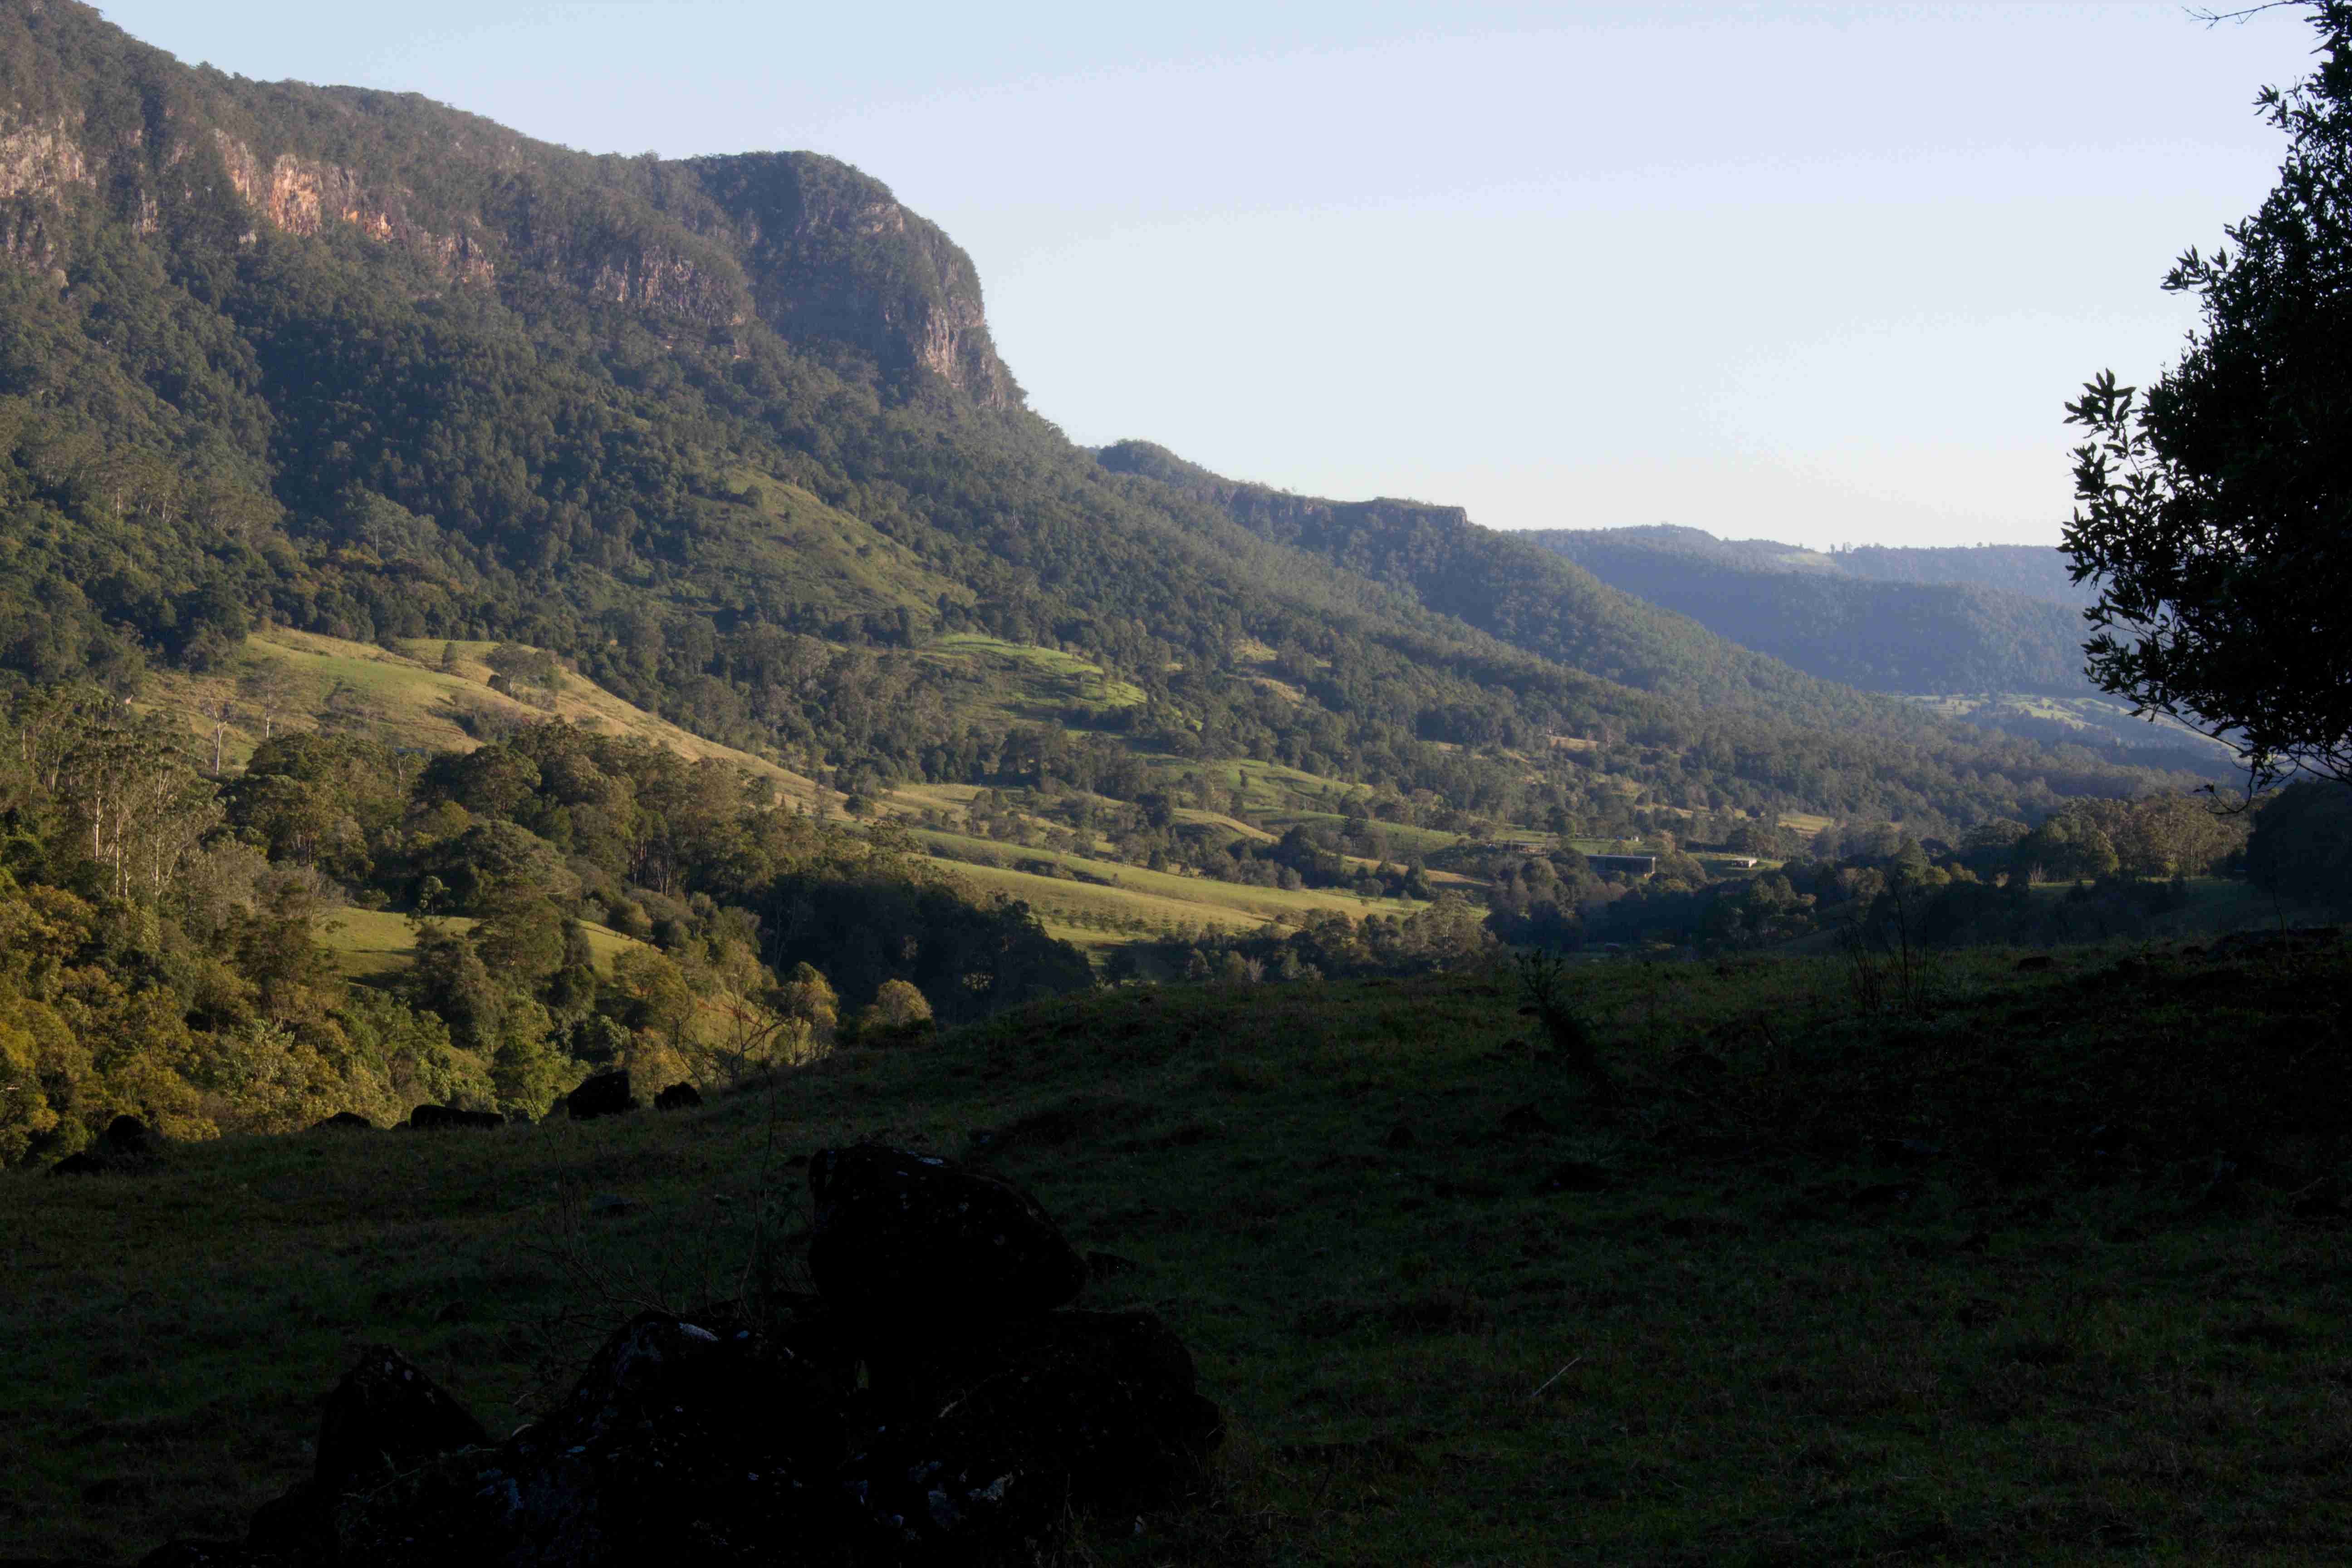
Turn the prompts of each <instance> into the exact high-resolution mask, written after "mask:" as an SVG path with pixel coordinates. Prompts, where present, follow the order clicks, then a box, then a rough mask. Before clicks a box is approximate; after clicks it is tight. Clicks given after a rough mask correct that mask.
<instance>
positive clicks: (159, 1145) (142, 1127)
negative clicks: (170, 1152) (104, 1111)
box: [98, 1116, 163, 1160]
mask: <svg viewBox="0 0 2352 1568" xmlns="http://www.w3.org/2000/svg"><path fill="white" fill-rule="evenodd" d="M98 1146H99V1147H100V1148H101V1149H103V1150H105V1151H106V1153H107V1156H108V1157H109V1158H110V1159H114V1160H152V1159H153V1158H154V1157H155V1156H156V1155H158V1154H161V1153H162V1152H163V1139H161V1138H159V1137H157V1136H156V1135H155V1130H154V1129H153V1128H152V1127H150V1126H148V1125H147V1124H146V1123H145V1122H143V1121H140V1120H139V1118H137V1117H135V1116H118V1117H116V1118H115V1119H114V1120H113V1121H110V1122H108V1123H107V1124H106V1131H103V1132H101V1133H100V1134H99V1137H98Z"/></svg>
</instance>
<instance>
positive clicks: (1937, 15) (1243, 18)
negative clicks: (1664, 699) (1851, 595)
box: [101, 0, 2311, 548]
mask: <svg viewBox="0 0 2352 1568" xmlns="http://www.w3.org/2000/svg"><path fill="white" fill-rule="evenodd" d="M101 8H102V9H103V10H104V12H105V14H106V15H107V16H108V17H109V18H110V20H112V21H113V22H115V23H116V24H117V25H119V26H122V27H124V28H126V29H127V30H129V31H130V32H131V33H132V34H133V35H135V36H136V37H141V38H143V39H145V40H146V41H148V42H150V43H152V44H155V45H158V46H160V47H163V48H166V49H169V50H171V51H172V52H173V54H176V55H178V56H179V57H180V58H182V59H184V60H186V61H188V62H190V63H195V62H198V61H205V62H209V63H210V64H212V65H215V66H217V67H218V68H221V69H223V70H228V71H235V72H238V73H240V74H242V75H245V76H248V77H254V78H257V79H279V78H289V77H290V78H296V79H303V80H310V81H327V82H349V83H356V84H359V85H363V86H369V87H378V88H386V89H400V90H406V91H415V92H422V93H424V94H425V95H426V96H428V97H431V98H436V99H439V100H443V101H445V102H448V103H451V104H455V105H457V107H459V108H462V109H466V110H472V111H474V112H476V113H479V114H483V115H487V116H488V117H489V118H491V119H493V120H497V121H501V122H503V123H505V124H508V125H510V126H513V127H514V128H516V129H517V130H520V131H522V132H526V133H528V134H530V135H533V136H537V137H541V138H543V139H545V140H548V141H551V142H561V143H563V144H565V145H567V146H572V147H579V148H583V149H585V150H588V151H591V152H597V153H610V152H617V153H644V152H648V151H650V152H655V153H659V154H661V155H662V156H664V157H682V156H689V155H694V154H699V153H729V152H740V151H746V150H751V149H808V150H812V151H814V152H819V153H827V154H830V155H832V156H834V157H837V158H841V159H843V160H845V161H846V162H848V163H854V164H856V166H857V167H859V168H860V169H863V170H864V171H866V173H867V174H872V175H874V176H876V177H877V178H879V179H881V180H883V181H884V182H885V183H887V184H889V185H890V186H891V188H892V189H893V191H894V192H895V193H896V194H897V195H898V198H899V200H900V201H902V202H904V203H905V204H906V205H908V206H909V207H911V208H913V209H914V210H915V211H917V212H919V213H921V214H923V215H924V216H928V217H929V218H931V219H933V220H934V221H936V222H938V223H939V224H940V225H941V226H943V227H944V228H946V230H947V231H948V233H949V234H950V235H951V236H952V237H954V238H955V239H956V240H957V241H958V242H959V243H960V244H961V245H962V246H963V247H964V248H965V249H966V250H968V251H969V252H971V256H972V258H973V260H974V262H975V263H976V264H977V265H978V267H979V269H980V275H981V279H982V287H983V289H984V291H985V295H986V300H987V309H988V316H989V321H990V326H991V330H992V332H993V333H994V335H995V339H996V343H997V347H998V349H999V351H1000V352H1001V353H1003V356H1004V358H1005V360H1006V361H1007V363H1010V364H1011V366H1012V367H1013V374H1014V375H1015V376H1016V377H1017V378H1018V379H1019V380H1020V382H1021V383H1022V384H1023V386H1024V388H1025V389H1026V391H1027V393H1028V395H1029V402H1030V405H1031V406H1032V407H1033V408H1034V409H1036V410H1037V412H1039V413H1040V414H1042V415H1044V416H1045V417H1047V418H1049V419H1051V420H1053V421H1054V422H1055V424H1057V425H1058V426H1061V427H1062V429H1063V430H1064V431H1066V433H1067V434H1068V435H1069V436H1070V437H1072V438H1073V439H1075V440H1077V441H1081V442H1085V443H1087V444H1089V445H1098V444H1102V443H1106V442H1109V441H1114V440H1119V439H1122V438H1127V437H1139V438H1143V439H1148V440H1152V441H1157V442H1159V443H1160V444H1161V445H1162V446H1165V447H1171V448H1172V449H1173V450H1175V451H1176V452H1178V453H1179V454H1181V456H1183V457H1185V458H1190V459H1192V461H1194V462H1198V463H1201V464H1203V465H1204V466H1206V467H1208V468H1213V469H1215V470H1216V471H1218V472H1220V473H1223V474H1227V475H1230V476H1232V477H1234V478H1238V479H1254V480H1257V481H1259V482H1262V483H1265V484H1269V485H1274V486H1277V487H1280V488H1282V489H1291V490H1296V491H1299V492H1302V493H1307V494H1313V495H1326V496H1333V497H1338V498H1341V499H1349V500H1353V499H1360V498H1364V497H1370V496H1376V495H1385V496H1405V497H1412V498H1414V499H1417V500H1431V501H1442V502H1448V503H1453V504H1457V505H1463V506H1466V507H1468V508H1469V509H1470V513H1471V516H1472V518H1473V519H1474V520H1475V521H1479V522H1483V523H1486V524H1487V525H1488V526H1490V527H1496V528H1603V527H1617V526H1623V525H1627V524H1634V523H1650V522H1674V523H1680V524H1685V525H1687V526H1691V527H1696V528H1704V529H1706V530H1708V531H1711V532H1714V533H1717V534H1721V535H1726V536H1728V537H1737V538H1749V537H1765V538H1775V539H1782V540H1788V541H1791V542H1798V543H1802V544H1807V545H1811V546H1813V547H1815V548H1826V547H1830V546H1833V545H1836V544H1840V543H1888V544H1949V543H1976V542H2015V543H2055V542H2056V541H2057V538H2058V531H2059V529H2060V527H2061V526H2062V525H2063V522H2064V521H2065V518H2066V516H2067V513H2068V510H2069V509H2070V484H2069V478H2068V475H2069V460H2068V456H2067V454H2068V451H2069V448H2070V447H2071V446H2072V445H2073V439H2072V437H2073V433H2072V432H2071V431H2070V430H2069V429H2068V428H2067V427H2066V426H2065V425H2064V424H2063V412H2062V405H2063V403H2064V402H2065V401H2066V400H2067V399H2068V398H2069V397H2071V396H2073V395H2074V394H2075V393H2076V392H2077V391H2078V390H2079V388H2080V386H2081V384H2082V383H2083V382H2084V380H2086V379H2088V378H2089V377H2090V376H2091V375H2092V374H2095V373H2096V372H2098V371H2100V370H2102V369H2106V368H2112V369H2113V370H2115V371H2116V374H2118V375H2120V376H2122V377H2123V378H2125V379H2126V380H2127V381H2133V382H2144V381H2145V380H2147V379H2148V378H2150V377H2152V376H2154V375H2156V374H2159V373H2160V372H2161V371H2162V370H2163V369H2165V368H2166V366H2168V364H2169V363H2172V362H2173V361H2174V360H2175V359H2176V358H2177V357H2178V355H2179V350H2180V346H2181V344H2182V342H2183V340H2184V336H2185V334H2186V333H2187V332H2188V331H2189V330H2190V329H2191V328H2193V326H2194V325H2195V323H2196V311H2195V301H2194V300H2193V299H2181V298H2177V297H2171V296H2168V295H2166V294H2164V293H2163V292H2162V290H2161V289H2159V287H2158V283H2159V280H2160V279H2161V278H2162V276H2163V274H2164V272H2165V270H2166V269H2167V268H2168V266H2169V264H2170V262H2171V260H2172V258H2174V257H2175V256H2177V255H2178V254H2179V252H2180V251H2181V250H2183V249H2185V248H2186V247H2189V246H2190V245H2198V246H2200V247H2206V248H2209V249H2210V247H2212V245H2213V244H2214V243H2215V242H2216V241H2218V240H2219V239H2220V238H2221V230H2222V227H2223V226H2224V225H2226V224H2229V223H2231V222H2233V221H2235V220H2236V219H2238V218H2241V217H2242V216H2245V215H2246V214H2248V213H2250V212H2252V210H2253V209H2254V208H2255V207H2256V206H2257V205H2260V203H2261V201H2262V199H2263V195H2264V194H2265V193H2266V192H2267V191H2268V190H2269V189H2270V187H2271V184H2272V182H2273V176H2274V175H2275V174H2276V171H2277V165H2278V162H2279V157H2280V153H2281V151H2282V144H2281V141H2280V138H2279V137H2278V135H2277V133H2276V132H2273V131H2272V130H2271V129H2270V128H2269V127H2268V126H2266V125H2264V124H2263V123H2262V121H2260V119H2259V118H2258V117H2257V116H2256V115H2255V113H2254V112H2253V109H2252V100H2253V97H2254V94H2255V92H2256V91H2257V89H2259V88H2261V87H2262V86H2263V84H2265V83H2273V82H2275V83H2281V84H2284V83H2285V82H2288V81H2291V80H2294V79H2296V78H2298V77H2300V76H2302V75H2304V74H2305V72H2306V71H2307V70H2308V69H2309V68H2310V65H2311V59H2310V53H2309V51H2310V47H2311V34H2310V31H2309V28H2308V26H2306V25H2305V22H2304V21H2303V20H2302V18H2301V16H2300V13H2298V12H2295V11H2292V10H2273V11H2266V12H2263V13H2262V14H2259V15H2257V16H2253V17H2252V18H2251V19H2249V20H2247V21H2245V22H2243V23H2225V24H2222V25H2221V26H2207V25H2205V24H2204V23H2202V22H2200V21H2199V20H2197V19H2196V18H2195V17H2193V16H2190V15H2189V12H2188V11H2186V10H2185V9H2183V8H2181V7H2179V6H2177V5H2120V4H2117V5H2050V6H2042V5H1991V6H1905V7H1897V6H1879V7H1861V8H1855V7H1831V6H1806V7H1794V6H1777V5H1757V6H1737V7H1735V6H1689V7H1667V6H1578V5H1543V6H1536V5H1475V4H1450V5H1394V4H1381V3H1379V0H1350V3H1347V4H1341V3H1339V0H1317V3H1303V4H1291V5H1283V4H1276V3H1270V0H1255V3H1253V4H1231V5H1229V4H1223V3H1221V0H1207V3H1202V4H1192V5H1184V6H1181V7H1167V6H1150V7H1145V6H1125V5H1103V4H1101V3H1100V0H1093V3H1089V4H1086V5H1025V4H1022V3H1020V0H1000V3H998V4H994V5H986V6H976V5H971V4H969V0H965V3H964V4H960V5H929V4H923V5H863V6H857V5H841V4H838V3H837V0H836V3H835V4H832V5H826V6H824V7H814V6H804V5H789V4H776V3H774V0H765V3H742V0H664V3H658V4H656V3H644V0H640V3H634V4H531V3H523V0H469V3H464V4H459V3H454V0H404V4H403V5H397V6H365V7H359V6H322V5H317V4H316V3H315V0H302V3H300V4H293V3H284V0H218V3H215V4H208V5H189V4H187V0H114V3H112V4H102V5H101Z"/></svg>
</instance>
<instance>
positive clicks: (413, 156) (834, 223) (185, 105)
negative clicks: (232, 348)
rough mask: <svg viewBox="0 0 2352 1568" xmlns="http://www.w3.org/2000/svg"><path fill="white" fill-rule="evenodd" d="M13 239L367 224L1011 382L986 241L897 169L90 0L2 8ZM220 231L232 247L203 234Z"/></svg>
mask: <svg viewBox="0 0 2352 1568" xmlns="http://www.w3.org/2000/svg"><path fill="white" fill-rule="evenodd" d="M11 61H13V62H17V63H18V64H20V65H21V66H23V67H26V68H28V69H19V70H18V71H17V72H16V76H15V79H7V73H6V72H5V71H0V255H5V257H7V258H10V259H12V260H13V261H15V262H16V264H17V265H18V266H19V267H21V268H26V270H29V271H32V272H34V273H35V274H36V275H37V276H41V277H43V278H45V279H47V280H48V281H50V282H51V283H52V284H53V285H55V286H57V287H59V288H64V287H67V286H68V284H69V282H70V279H71V278H72V276H73V275H74V271H75V267H76V262H77V257H78V254H79V252H81V251H84V250H87V249H89V240H90V236H89V225H90V224H91V223H92V222H93V221H95V222H97V223H100V224H117V225H122V226H127V227H128V228H129V229H130V230H131V232H132V234H134V235H135V236H137V237H140V238H141V239H142V240H143V241H146V242H149V243H152V244H153V245H155V246H156V247H158V248H159V249H160V250H162V251H163V252H164V253H165V268H166V270H167V271H168V272H177V271H178V270H180V269H181V268H183V267H184V266H187V265H190V264H194V265H196V266H199V267H208V266H211V265H213V264H215V263H216V262H217V261H218V260H219V254H218V253H219V252H221V251H222V250H224V249H226V248H234V247H252V246H253V245H255V244H256V243H257V242H258V240H259V239H260V237H262V235H264V234H265V233H274V234H277V235H282V236H286V237H291V238H293V239H297V240H303V241H329V242H331V241H332V240H333V239H334V238H335V237H337V236H338V235H340V234H341V233H342V232H346V231H348V232H354V233H356V234H358V235H361V236H362V237H365V239H366V240H367V241H368V242H369V243H370V244H372V245H374V246H378V247H383V249H384V250H386V251H388V252H391V253H394V255H396V256H398V257H400V258H404V260H405V261H406V262H407V263H408V264H411V265H413V266H414V267H415V268H416V269H417V272H418V275H419V276H420V278H422V279H425V280H427V286H428V287H433V288H439V289H481V290H487V291H491V292H495V293H498V294H499V295H500V296H501V297H502V298H505V299H507V300H509V301H510V302H513V301H519V300H524V299H527V298H528V297H529V295H530V291H531V290H532V289H539V288H544V287H546V286H548V285H550V284H552V285H554V286H556V287H559V288H562V289H568V290H571V291H573V292H576V293H578V294H583V295H585V296H588V297H590V298H593V299H595V300H602V301H604V302H607V303H609V304H611V305H614V306H616V307H619V308H621V309H624V310H631V311H637V312H642V313H645V314H647V315H651V316H656V317H660V318H663V319H665V320H666V321H675V322H677V323H678V324H680V325H681V326H684V327H688V328H691V329H698V330H701V331H711V332H718V333H722V334H723V333H728V332H733V331H743V330H746V329H749V328H751V327H752V326H753V325H754V324H755V323H756V324H758V325H761V326H764V327H766V328H768V329H769V330H772V331H774V332H776V333H777V334H778V335H780V336H782V338H784V339H785V340H787V341H788V342H795V343H801V344H808V345H813V346H818V347H822V348H831V349H845V350H847V351H848V352H849V354H850V356H851V358H853V359H855V360H859V361H862V362H864V363H867V364H869V365H870V366H871V367H872V368H873V370H874V371H875V372H876V373H877V374H878V376H879V377H880V378H881V379H882V381H883V382H884V384H886V385H892V384H898V383H900V382H901V381H903V379H904V378H905V377H906V376H908V375H909V374H914V373H928V374H933V375H936V376H938V377H940V379H941V380H943V381H945V382H946V383H947V384H949V385H950V386H953V387H954V388H956V389H957V390H958V391H960V392H961V393H963V394H964V395H967V396H969V397H971V399H973V400H974V401H975V402H978V403H981V404H982V405H991V406H1001V405H1008V404H1011V403H1013V402H1014V401H1016V400H1017V399H1018V397H1019V395H1020V389H1019V387H1018V386H1017V385H1015V384H1014V383H1013V377H1012V375H1011V374H1010V373H1009V372H1007V371H1006V369H1005V368H1004V365H1003V362H1002V361H1001V360H999V359H998V358H997V355H996V351H995V347H994V345H993V344H992V342H991V341H990V338H989V332H988V326H987V321H986V319H985V316H984V315H983V313H982V305H981V292H980V279H979V276H978V274H977V273H976V272H975V271H974V269H973V268H972V265H971V258H969V257H967V256H966V255H965V254H964V253H963V252H962V251H961V249H959V248H958V247H956V245H955V244H954V243H953V242H952V241H951V240H950V239H949V238H948V237H947V236H946V235H945V234H944V233H942V232H941V231H940V229H939V228H938V227H937V226H935V225H932V224H930V223H928V222H926V221H925V220H924V219H922V218H920V217H919V216H916V215H914V214H913V213H910V212H908V210H907V209H906V208H905V207H904V206H902V205H899V203H898V200H897V199H896V198H895V197H894V196H893V195H891V193H890V191H889V188H888V187H887V186H886V185H884V184H881V183H880V182H879V181H877V180H874V179H871V178H869V177H867V176H866V175H865V174H860V173H858V172H857V171H856V170H855V169H852V168H850V167H848V166H847V165H845V164H842V163H836V162H835V161H834V160H832V159H828V158H823V157H819V156H817V155H815V154H813V153H746V154H743V155H740V156H735V157H715V158H697V159H691V160H687V161H684V162H677V163H661V162H659V161H657V160H655V159H653V158H651V157H646V158H636V159H625V158H618V157H609V156H607V157H592V156H589V155H587V154H584V153H575V152H572V151H570V150H568V149H565V148H561V147H555V146H551V145H548V144H546V143H543V142H532V141H530V139H528V138H526V137H522V136H520V135H517V134H515V133H514V132H510V131H508V130H506V129H504V128H503V127H500V126H498V125H495V124H493V123H491V122H489V121H484V120H480V119H478V118H477V117H475V116H472V115H467V114H463V113H460V112H458V111H457V110H451V109H447V108H446V107H444V106H442V105H440V104H436V103H433V102H431V101H429V100H425V99H422V98H418V97H416V96H415V95H413V94H399V93H386V92H378V91H373V90H369V89H357V88H320V87H311V86H308V85H305V84H302V83H299V82H276V83H263V82H253V81H247V80H245V79H242V78H236V77H229V76H226V75H224V74H222V73H220V72H217V71H213V70H209V69H206V70H201V71H199V70H192V69H189V68H186V67H184V66H182V65H180V64H179V63H178V62H177V61H175V60H173V58H171V57H170V56H169V55H166V54H164V53H163V51H161V50H158V49H152V48H148V47H145V46H143V45H140V44H138V43H136V42H134V41H132V40H131V39H129V38H126V37H123V36H122V34H121V32H120V31H118V30H117V29H115V28H113V27H111V26H109V25H108V24H106V23H105V21H104V20H103V19H102V18H101V17H100V16H99V14H98V13H97V11H95V10H94V9H92V8H90V7H89V6H86V5H79V4H75V3H73V0H47V3H45V4H42V5H24V6H21V7H18V8H16V11H15V12H14V13H13V14H9V15H0V66H5V65H7V64H8V63H9V62H11ZM200 251H210V252H211V253H212V254H211V255H209V256H201V255H198V254H195V253H196V252H200Z"/></svg>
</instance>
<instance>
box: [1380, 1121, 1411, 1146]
mask: <svg viewBox="0 0 2352 1568" xmlns="http://www.w3.org/2000/svg"><path fill="white" fill-rule="evenodd" d="M1381 1148H1383V1149H1410V1148H1412V1123H1411V1122H1406V1121H1400V1122H1398V1123H1397V1124H1396V1125H1395V1126H1394V1127H1391V1128H1390V1129H1389V1135H1388V1136H1387V1137H1385V1138H1383V1139H1381Z"/></svg>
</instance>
